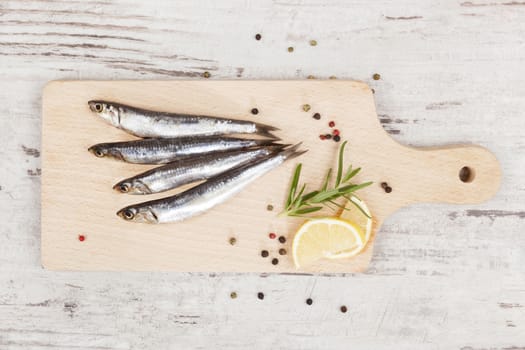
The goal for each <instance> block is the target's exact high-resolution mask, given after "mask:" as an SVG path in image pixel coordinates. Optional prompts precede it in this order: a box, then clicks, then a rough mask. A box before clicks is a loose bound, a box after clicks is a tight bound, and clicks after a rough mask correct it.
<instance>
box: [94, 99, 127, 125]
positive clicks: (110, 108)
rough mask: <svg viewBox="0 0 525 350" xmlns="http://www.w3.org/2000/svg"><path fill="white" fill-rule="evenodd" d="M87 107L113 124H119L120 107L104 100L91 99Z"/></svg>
mask: <svg viewBox="0 0 525 350" xmlns="http://www.w3.org/2000/svg"><path fill="white" fill-rule="evenodd" d="M88 105H89V109H91V111H93V112H95V113H97V114H98V115H99V116H100V117H101V118H102V119H104V120H105V121H106V122H108V123H110V124H111V125H113V126H116V127H118V126H119V125H120V113H121V107H119V106H117V105H114V104H112V103H108V102H105V101H98V100H92V101H89V102H88Z"/></svg>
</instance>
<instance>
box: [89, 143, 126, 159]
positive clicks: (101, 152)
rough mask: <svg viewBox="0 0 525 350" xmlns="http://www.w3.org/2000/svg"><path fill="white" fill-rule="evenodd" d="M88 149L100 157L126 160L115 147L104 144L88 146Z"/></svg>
mask: <svg viewBox="0 0 525 350" xmlns="http://www.w3.org/2000/svg"><path fill="white" fill-rule="evenodd" d="M88 151H89V152H91V153H93V154H94V155H95V156H96V157H98V158H104V157H109V158H115V159H118V160H124V157H123V156H122V153H120V151H119V150H116V149H114V148H108V147H105V146H104V144H98V145H94V146H91V147H89V148H88Z"/></svg>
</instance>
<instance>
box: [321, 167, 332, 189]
mask: <svg viewBox="0 0 525 350" xmlns="http://www.w3.org/2000/svg"><path fill="white" fill-rule="evenodd" d="M331 177H332V168H330V169H328V172H327V173H326V179H325V180H324V184H323V187H322V188H321V191H326V189H327V188H328V182H330V178H331Z"/></svg>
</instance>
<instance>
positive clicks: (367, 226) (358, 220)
mask: <svg viewBox="0 0 525 350" xmlns="http://www.w3.org/2000/svg"><path fill="white" fill-rule="evenodd" d="M350 200H351V201H352V202H354V203H355V204H357V205H359V207H361V209H363V211H364V212H365V213H366V214H368V216H369V217H372V215H371V214H370V209H368V207H367V206H366V203H365V202H363V201H362V200H361V199H359V198H357V197H355V196H352V197H350ZM349 202H350V201H349ZM349 202H347V204H346V206H345V208H346V209H345V210H343V212H342V213H341V215H339V218H340V219H343V220H346V221H350V222H352V223H354V224H355V225H356V226H358V227H359V228H360V229H361V232H363V233H364V235H363V242H364V245H366V244H367V243H368V241H369V240H370V235H371V234H372V219H370V218H369V217H366V215H364V214H363V213H362V212H361V211H360V210H359V209H358V208H356V207H355V205H354V204H352V203H349ZM347 209H349V210H347Z"/></svg>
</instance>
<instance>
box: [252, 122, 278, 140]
mask: <svg viewBox="0 0 525 350" xmlns="http://www.w3.org/2000/svg"><path fill="white" fill-rule="evenodd" d="M278 130H280V129H279V128H276V127H274V126H271V125H266V124H259V123H255V134H257V135H260V136H262V137H266V138H269V139H272V140H280V139H281V138H280V137H278V136H275V135H274V134H273V133H272V131H278Z"/></svg>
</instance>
